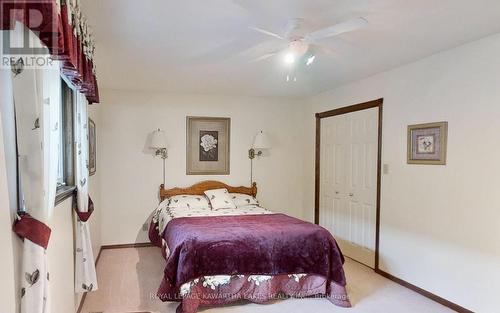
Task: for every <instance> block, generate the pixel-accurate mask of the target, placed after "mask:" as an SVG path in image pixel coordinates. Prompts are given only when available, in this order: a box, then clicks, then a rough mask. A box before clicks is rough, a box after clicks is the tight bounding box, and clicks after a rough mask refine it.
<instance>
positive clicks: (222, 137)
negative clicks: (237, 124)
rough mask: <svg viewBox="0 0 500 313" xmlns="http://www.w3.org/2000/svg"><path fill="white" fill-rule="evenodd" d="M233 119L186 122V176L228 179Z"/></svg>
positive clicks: (187, 120)
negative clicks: (225, 177)
mask: <svg viewBox="0 0 500 313" xmlns="http://www.w3.org/2000/svg"><path fill="white" fill-rule="evenodd" d="M230 131H231V119H230V118H226V117H199V116H188V117H187V118H186V174H187V175H229V172H230V170H229V142H230Z"/></svg>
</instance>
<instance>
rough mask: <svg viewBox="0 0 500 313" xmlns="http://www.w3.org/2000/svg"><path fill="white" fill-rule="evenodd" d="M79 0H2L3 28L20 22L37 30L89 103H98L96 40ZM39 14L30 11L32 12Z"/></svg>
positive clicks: (12, 26)
mask: <svg viewBox="0 0 500 313" xmlns="http://www.w3.org/2000/svg"><path fill="white" fill-rule="evenodd" d="M79 3H80V1H79V0H38V1H27V0H8V1H7V0H0V5H1V10H0V11H1V12H2V16H0V19H1V23H0V30H13V29H14V26H15V22H16V21H17V22H21V23H23V24H24V25H25V26H26V27H28V28H29V29H31V30H32V31H33V32H35V33H36V34H37V35H38V37H39V39H40V41H41V42H43V43H44V45H45V46H46V47H47V48H48V50H49V53H50V55H51V58H52V59H54V60H60V61H62V62H61V64H62V65H61V70H62V73H63V74H64V75H65V76H66V77H68V79H69V80H70V81H71V82H72V83H73V84H74V86H75V87H76V89H77V90H78V91H80V92H81V93H83V94H84V95H85V97H86V98H87V100H88V102H89V103H90V104H92V103H98V102H99V91H98V86H97V79H96V69H95V64H94V52H95V42H94V39H93V36H92V31H91V29H90V26H89V25H88V23H87V19H86V18H85V16H84V15H83V14H82V11H81V9H80V4H79ZM34 11H35V12H38V13H39V14H31V13H30V12H34Z"/></svg>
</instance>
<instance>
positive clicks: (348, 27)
mask: <svg viewBox="0 0 500 313" xmlns="http://www.w3.org/2000/svg"><path fill="white" fill-rule="evenodd" d="M367 25H368V21H367V20H366V19H365V18H363V17H358V18H355V19H351V20H348V21H345V22H342V23H339V24H335V25H333V26H330V27H326V28H323V29H320V30H317V31H314V32H312V33H309V34H307V35H306V37H305V40H306V41H308V42H314V41H317V40H321V39H324V38H328V37H332V36H337V35H340V34H343V33H347V32H350V31H353V30H356V29H360V28H363V27H365V26H367Z"/></svg>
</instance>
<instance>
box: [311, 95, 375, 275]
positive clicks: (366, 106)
mask: <svg viewBox="0 0 500 313" xmlns="http://www.w3.org/2000/svg"><path fill="white" fill-rule="evenodd" d="M383 103H384V99H383V98H381V99H377V100H373V101H368V102H363V103H359V104H355V105H350V106H347V107H342V108H338V109H334V110H330V111H325V112H321V113H316V115H315V116H316V147H315V162H314V223H316V224H319V202H320V199H319V197H320V186H319V185H320V168H321V166H320V164H321V158H320V156H321V119H323V118H327V117H332V116H337V115H342V114H347V113H352V112H357V111H362V110H367V109H371V108H378V149H377V200H376V221H375V270H378V269H379V253H378V252H379V243H380V185H381V170H382V112H383Z"/></svg>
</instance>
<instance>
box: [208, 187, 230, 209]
mask: <svg viewBox="0 0 500 313" xmlns="http://www.w3.org/2000/svg"><path fill="white" fill-rule="evenodd" d="M205 194H206V195H207V197H208V200H210V204H211V205H212V209H214V210H220V209H236V205H235V204H234V203H233V201H232V200H231V197H229V192H227V189H226V188H223V189H212V190H207V191H205Z"/></svg>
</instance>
